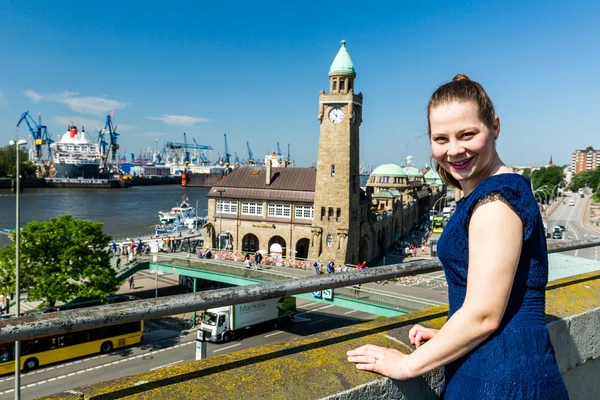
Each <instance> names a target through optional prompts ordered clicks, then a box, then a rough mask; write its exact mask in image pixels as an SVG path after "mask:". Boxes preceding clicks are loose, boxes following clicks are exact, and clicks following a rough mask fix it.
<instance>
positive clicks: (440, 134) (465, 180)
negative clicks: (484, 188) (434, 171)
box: [429, 101, 500, 189]
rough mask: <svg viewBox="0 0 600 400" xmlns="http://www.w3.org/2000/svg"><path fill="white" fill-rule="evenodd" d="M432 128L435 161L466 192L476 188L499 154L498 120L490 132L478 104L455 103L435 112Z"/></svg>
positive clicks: (432, 112) (440, 106) (432, 111)
mask: <svg viewBox="0 0 600 400" xmlns="http://www.w3.org/2000/svg"><path fill="white" fill-rule="evenodd" d="M429 124H430V128H431V151H432V153H433V158H434V159H435V160H436V162H437V163H438V164H439V165H440V166H441V167H442V168H444V169H445V170H446V171H448V172H449V173H450V174H451V175H452V176H453V177H454V178H455V179H456V180H457V181H458V182H459V183H460V184H461V186H462V187H463V189H466V188H465V186H467V188H468V187H471V188H472V187H475V186H476V185H477V183H478V182H479V181H480V180H481V179H483V178H485V177H486V171H488V170H489V167H491V165H492V162H493V160H494V156H495V154H496V148H495V145H494V142H495V140H496V139H497V137H498V133H499V131H500V121H499V120H498V117H495V120H494V126H493V127H492V130H490V128H488V127H487V126H486V125H485V124H484V123H483V121H481V120H480V119H479V115H478V109H477V105H476V104H475V103H474V102H472V101H467V102H456V101H454V102H451V103H449V104H441V105H439V106H437V107H435V108H433V109H431V111H430V113H429Z"/></svg>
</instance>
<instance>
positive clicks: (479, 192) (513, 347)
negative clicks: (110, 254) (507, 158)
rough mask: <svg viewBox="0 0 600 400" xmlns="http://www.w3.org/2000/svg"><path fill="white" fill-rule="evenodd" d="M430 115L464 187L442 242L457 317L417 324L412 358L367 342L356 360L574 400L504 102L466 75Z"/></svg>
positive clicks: (497, 394)
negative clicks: (498, 106) (548, 308)
mask: <svg viewBox="0 0 600 400" xmlns="http://www.w3.org/2000/svg"><path fill="white" fill-rule="evenodd" d="M510 82H515V81H514V80H512V81H510ZM427 117H428V126H429V138H430V143H431V150H432V160H433V165H434V167H435V169H436V171H437V172H438V174H439V175H440V176H441V178H442V179H443V180H444V181H445V183H446V184H448V185H452V186H454V187H456V188H458V189H461V190H462V191H463V194H464V197H463V198H462V199H461V201H460V202H458V203H457V205H456V209H455V211H454V213H453V215H452V216H451V217H450V219H449V221H448V223H447V225H446V226H447V228H446V229H444V232H443V233H442V235H441V237H440V239H439V241H438V243H437V254H438V256H439V259H440V261H441V263H442V265H443V267H444V270H445V272H446V276H448V277H449V278H450V279H448V298H449V311H448V319H447V322H446V323H445V325H444V326H443V327H442V329H440V330H437V329H433V328H426V327H423V326H421V325H415V326H413V327H412V328H411V329H410V331H409V334H408V336H409V340H410V342H411V343H412V344H414V345H415V346H416V347H417V349H416V350H415V351H414V352H412V353H411V354H410V355H405V354H403V353H402V352H400V351H398V350H395V349H386V348H383V347H379V346H374V345H366V346H362V347H359V348H357V349H355V350H352V351H349V352H348V361H350V362H354V363H356V364H357V367H358V368H359V369H361V370H366V371H373V372H376V373H379V374H382V375H385V376H387V377H390V378H392V379H396V380H407V379H411V378H414V377H417V376H422V375H424V374H426V373H428V372H430V371H432V370H434V369H436V368H438V367H441V366H444V374H445V379H444V381H445V383H444V387H443V388H442V393H441V396H440V397H441V398H444V399H446V400H453V399H464V398H470V399H557V400H564V399H568V398H569V394H568V392H567V389H566V386H565V384H564V381H563V378H562V376H561V374H560V370H559V368H558V365H557V363H556V357H555V353H554V349H553V347H552V343H551V342H550V334H549V332H548V328H547V327H546V323H545V309H544V308H545V307H544V305H545V296H546V291H545V289H546V284H547V283H548V254H547V249H546V239H545V232H544V225H543V220H542V216H541V214H540V210H539V206H538V204H537V201H536V199H535V197H534V196H533V192H532V190H531V182H530V180H529V178H526V177H523V176H521V175H519V174H517V173H515V172H514V171H513V170H512V169H511V168H510V167H508V166H506V165H505V164H504V163H503V162H502V160H501V159H500V157H499V155H498V153H497V144H496V142H497V140H498V136H499V134H500V119H499V118H498V116H497V115H496V112H495V110H494V105H493V103H492V101H491V100H490V98H489V96H488V95H487V93H486V92H485V90H484V89H483V87H482V86H481V85H480V84H479V83H477V82H474V81H471V80H470V79H469V78H468V77H467V76H465V75H462V74H460V75H457V76H456V77H455V78H454V79H453V80H452V81H451V82H449V83H446V84H444V85H442V86H440V87H439V88H438V89H437V90H436V91H435V92H434V93H433V95H432V96H431V98H430V101H429V105H428V107H427ZM424 342H425V343H424Z"/></svg>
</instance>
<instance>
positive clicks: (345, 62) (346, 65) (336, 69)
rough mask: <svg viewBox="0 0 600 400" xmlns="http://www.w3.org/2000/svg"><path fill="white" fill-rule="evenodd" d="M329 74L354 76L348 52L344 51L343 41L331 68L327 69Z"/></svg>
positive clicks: (354, 72)
mask: <svg viewBox="0 0 600 400" xmlns="http://www.w3.org/2000/svg"><path fill="white" fill-rule="evenodd" d="M329 73H330V74H335V73H345V74H356V71H355V70H354V64H353V63H352V59H351V58H350V54H349V53H348V50H346V41H345V40H342V47H340V51H338V53H337V56H335V59H334V60H333V63H332V64H331V68H330V69H329Z"/></svg>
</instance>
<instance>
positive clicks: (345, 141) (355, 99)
mask: <svg viewBox="0 0 600 400" xmlns="http://www.w3.org/2000/svg"><path fill="white" fill-rule="evenodd" d="M354 78H356V71H355V70H354V64H353V63H352V59H351V58H350V54H348V50H346V41H345V40H342V46H341V48H340V50H339V52H338V54H337V56H336V57H335V59H334V60H333V63H332V64H331V68H330V71H329V93H325V92H324V91H323V90H321V93H320V94H319V115H318V119H319V123H320V125H321V129H320V137H319V154H318V162H317V177H316V183H315V200H314V217H313V224H312V237H311V247H310V254H309V257H310V258H312V259H320V261H321V262H322V263H325V262H327V261H329V260H330V259H335V261H336V265H340V264H342V263H352V264H358V263H359V262H361V261H362V260H359V259H358V256H359V242H360V177H359V161H360V160H359V135H358V133H359V127H360V124H361V122H362V100H363V97H362V93H359V94H354Z"/></svg>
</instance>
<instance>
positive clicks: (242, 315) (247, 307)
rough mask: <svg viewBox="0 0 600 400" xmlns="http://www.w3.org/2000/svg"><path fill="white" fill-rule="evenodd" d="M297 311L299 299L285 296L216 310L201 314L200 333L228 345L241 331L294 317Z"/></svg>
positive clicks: (211, 339) (208, 338)
mask: <svg viewBox="0 0 600 400" xmlns="http://www.w3.org/2000/svg"><path fill="white" fill-rule="evenodd" d="M295 312H296V298H295V297H292V296H285V297H281V298H279V299H269V300H260V301H254V302H252V303H245V304H236V305H234V306H226V307H217V308H211V309H209V310H206V311H205V312H204V314H202V322H201V323H200V330H201V331H202V332H199V336H200V333H201V334H202V335H203V336H204V339H205V340H209V341H211V342H220V341H223V342H229V341H230V340H231V339H233V337H234V336H235V334H236V332H237V331H239V330H240V329H245V328H249V327H251V326H255V325H258V324H264V323H267V322H273V325H274V326H275V327H276V326H277V324H278V323H279V321H280V320H282V319H284V318H291V317H292V315H293V314H294V313H295Z"/></svg>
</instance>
